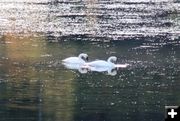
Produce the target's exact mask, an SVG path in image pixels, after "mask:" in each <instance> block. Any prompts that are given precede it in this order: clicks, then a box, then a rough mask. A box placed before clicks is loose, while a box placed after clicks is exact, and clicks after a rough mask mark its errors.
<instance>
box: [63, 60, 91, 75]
mask: <svg viewBox="0 0 180 121" xmlns="http://www.w3.org/2000/svg"><path fill="white" fill-rule="evenodd" d="M62 64H63V65H64V66H65V67H66V68H68V69H72V70H78V71H79V72H80V73H82V74H85V73H87V72H88V68H84V67H83V65H82V64H74V63H62Z"/></svg>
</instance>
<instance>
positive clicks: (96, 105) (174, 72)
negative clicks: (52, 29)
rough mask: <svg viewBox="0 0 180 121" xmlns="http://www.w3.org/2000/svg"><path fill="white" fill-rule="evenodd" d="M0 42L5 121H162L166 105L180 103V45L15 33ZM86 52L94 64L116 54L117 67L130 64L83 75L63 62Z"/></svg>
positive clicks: (1, 105) (1, 100)
mask: <svg viewBox="0 0 180 121" xmlns="http://www.w3.org/2000/svg"><path fill="white" fill-rule="evenodd" d="M18 40H19V41H18ZM0 41H1V44H0V57H1V58H0V114H1V120H2V121H3V120H4V121H10V120H12V119H13V121H16V120H17V121H19V120H38V121H49V120H53V121H59V120H63V121H72V120H75V121H79V120H85V121H92V120H93V121H94V120H105V121H117V120H122V121H127V120H129V121H132V120H137V121H139V120H144V121H145V120H149V119H150V120H159V121H163V120H164V105H172V104H173V105H178V104H179V103H180V97H179V91H180V90H179V79H180V76H179V75H180V67H179V64H180V61H179V60H180V56H179V54H178V53H179V52H180V48H179V46H176V45H169V46H161V45H156V46H152V45H151V46H145V45H144V44H146V45H147V44H148V43H142V42H140V41H135V40H134V41H123V42H110V43H100V42H84V41H78V42H77V41H76V42H74V41H66V42H60V43H49V42H48V41H46V37H45V36H44V37H42V36H36V37H34V36H33V37H32V36H25V37H22V36H21V37H19V36H16V35H15V34H6V35H4V36H3V37H2V38H1V40H0ZM13 43H14V44H13ZM97 50H98V51H97ZM81 52H84V53H87V54H88V55H90V59H91V60H95V59H96V58H101V59H106V58H108V57H109V56H111V55H115V56H117V58H118V60H117V63H129V64H131V66H129V67H128V68H119V70H118V71H116V70H106V69H105V70H104V68H100V69H99V68H98V69H99V70H98V69H95V70H93V69H92V70H91V71H89V70H88V72H87V73H86V74H81V73H80V72H79V71H78V70H77V69H75V70H74V68H71V69H72V70H69V69H66V68H65V67H64V66H63V65H62V64H61V60H62V59H64V58H67V57H70V56H73V55H78V54H79V53H81ZM71 67H72V66H71ZM102 71H103V73H102ZM104 71H106V72H104ZM100 72H101V73H100ZM108 72H109V73H110V74H111V73H112V75H114V76H110V75H108V74H104V73H108Z"/></svg>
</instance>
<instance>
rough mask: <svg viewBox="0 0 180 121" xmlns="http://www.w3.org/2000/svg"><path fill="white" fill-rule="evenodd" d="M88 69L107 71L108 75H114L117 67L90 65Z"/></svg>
mask: <svg viewBox="0 0 180 121" xmlns="http://www.w3.org/2000/svg"><path fill="white" fill-rule="evenodd" d="M88 70H90V71H95V72H107V74H108V75H111V76H114V75H116V74H117V69H116V68H111V67H108V66H106V67H100V66H99V67H92V66H91V67H90V66H89V68H88Z"/></svg>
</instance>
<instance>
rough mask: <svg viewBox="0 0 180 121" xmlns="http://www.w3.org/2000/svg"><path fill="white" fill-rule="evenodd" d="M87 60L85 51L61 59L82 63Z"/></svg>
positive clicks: (64, 61) (67, 61) (72, 62)
mask: <svg viewBox="0 0 180 121" xmlns="http://www.w3.org/2000/svg"><path fill="white" fill-rule="evenodd" d="M86 60H88V55H87V54H85V53H81V54H80V55H79V56H78V57H69V58H66V59H64V60H62V62H63V63H71V64H84V63H86Z"/></svg>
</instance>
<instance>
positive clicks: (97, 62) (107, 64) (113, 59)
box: [84, 56, 117, 68]
mask: <svg viewBox="0 0 180 121" xmlns="http://www.w3.org/2000/svg"><path fill="white" fill-rule="evenodd" d="M116 61H117V57H115V56H111V57H109V58H108V60H107V61H105V60H95V61H92V62H87V63H85V64H84V67H87V68H88V67H97V68H98V67H110V68H115V67H116V64H115V62H116Z"/></svg>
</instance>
